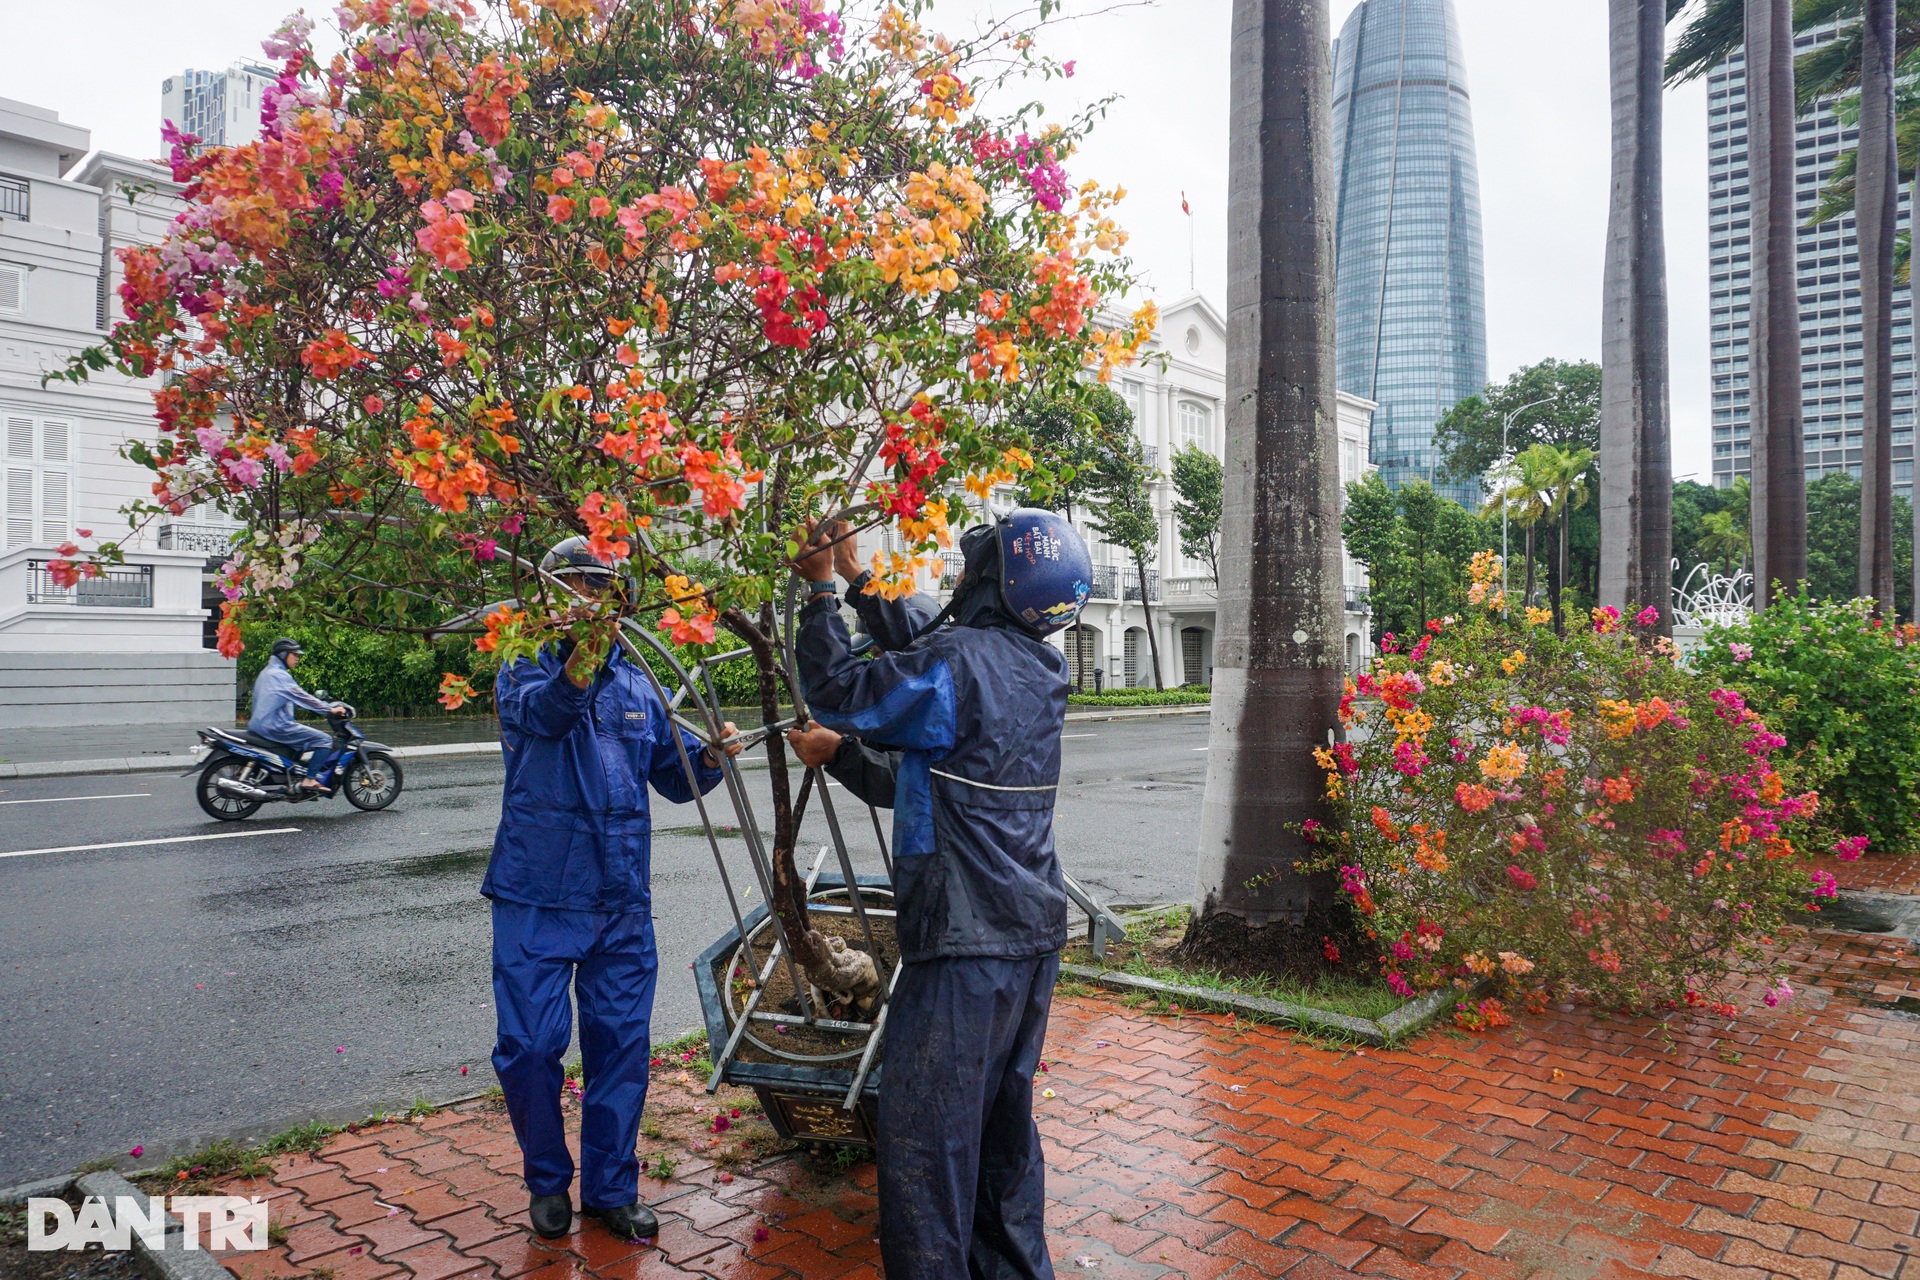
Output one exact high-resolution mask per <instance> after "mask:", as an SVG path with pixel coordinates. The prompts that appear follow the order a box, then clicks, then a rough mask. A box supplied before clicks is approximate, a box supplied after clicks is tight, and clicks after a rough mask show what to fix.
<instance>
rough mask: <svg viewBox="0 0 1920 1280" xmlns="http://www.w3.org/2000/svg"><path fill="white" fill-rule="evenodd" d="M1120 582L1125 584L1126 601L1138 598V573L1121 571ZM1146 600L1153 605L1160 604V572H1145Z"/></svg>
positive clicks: (1126, 570)
mask: <svg viewBox="0 0 1920 1280" xmlns="http://www.w3.org/2000/svg"><path fill="white" fill-rule="evenodd" d="M1120 580H1121V581H1122V582H1123V583H1125V584H1126V592H1127V599H1129V600H1138V599H1139V598H1140V572H1139V570H1137V569H1122V570H1121V571H1120ZM1147 599H1148V601H1150V602H1151V603H1153V604H1159V603H1160V571H1159V570H1158V569H1149V570H1147Z"/></svg>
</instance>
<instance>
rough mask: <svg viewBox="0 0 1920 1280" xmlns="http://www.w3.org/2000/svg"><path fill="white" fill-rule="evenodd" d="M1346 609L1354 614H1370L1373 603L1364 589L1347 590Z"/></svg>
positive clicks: (1352, 588) (1353, 588)
mask: <svg viewBox="0 0 1920 1280" xmlns="http://www.w3.org/2000/svg"><path fill="white" fill-rule="evenodd" d="M1347 608H1348V609H1350V610H1352V611H1353V612H1355V613H1371V612H1372V611H1373V601H1372V599H1371V593H1370V592H1369V591H1368V589H1367V588H1366V587H1348V588H1347Z"/></svg>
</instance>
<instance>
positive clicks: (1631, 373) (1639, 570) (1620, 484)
mask: <svg viewBox="0 0 1920 1280" xmlns="http://www.w3.org/2000/svg"><path fill="white" fill-rule="evenodd" d="M1887 2H1888V3H1891V0H1887ZM1609 9H1610V11H1611V15H1612V23H1611V30H1612V35H1611V55H1612V78H1613V189H1612V201H1611V204H1610V206H1609V209H1608V214H1607V259H1606V286H1605V289H1606V294H1605V298H1604V300H1603V303H1602V308H1603V312H1604V314H1603V315H1602V317H1601V373H1600V453H1601V456H1602V457H1604V458H1606V459H1607V465H1606V466H1605V467H1603V468H1602V469H1601V472H1600V583H1599V586H1600V591H1599V595H1600V603H1601V604H1610V605H1612V606H1613V607H1614V608H1616V609H1618V610H1620V612H1621V613H1622V614H1623V615H1626V616H1629V617H1631V616H1633V615H1635V614H1638V613H1639V612H1640V611H1641V610H1642V609H1644V608H1646V607H1647V606H1648V605H1653V606H1656V607H1657V608H1658V609H1659V613H1660V618H1659V621H1658V622H1657V623H1656V624H1655V625H1654V627H1653V630H1654V631H1656V632H1658V633H1659V634H1660V635H1672V634H1673V619H1672V616H1671V614H1672V604H1673V570H1672V560H1673V456H1672V455H1673V445H1672V438H1671V426H1670V414H1669V401H1668V373H1667V254H1666V230H1665V222H1664V214H1663V210H1662V197H1661V172H1660V153H1661V146H1660V117H1661V93H1662V89H1663V86H1662V82H1661V76H1662V72H1663V70H1664V67H1665V62H1666V0H1609ZM1749 136H1751V135H1749Z"/></svg>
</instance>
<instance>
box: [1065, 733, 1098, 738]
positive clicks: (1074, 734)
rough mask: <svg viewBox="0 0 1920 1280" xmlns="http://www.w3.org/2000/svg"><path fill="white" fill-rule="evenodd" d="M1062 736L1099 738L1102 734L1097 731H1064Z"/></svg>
mask: <svg viewBox="0 0 1920 1280" xmlns="http://www.w3.org/2000/svg"><path fill="white" fill-rule="evenodd" d="M1060 736H1061V737H1063V738H1097V737H1099V736H1100V735H1099V734H1097V733H1063V734H1061V735H1060Z"/></svg>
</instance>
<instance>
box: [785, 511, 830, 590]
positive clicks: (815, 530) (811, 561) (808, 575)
mask: <svg viewBox="0 0 1920 1280" xmlns="http://www.w3.org/2000/svg"><path fill="white" fill-rule="evenodd" d="M819 524H820V522H819V521H818V520H808V521H807V522H806V524H804V525H802V526H801V527H800V528H799V529H797V530H795V531H794V535H793V540H794V541H795V542H797V543H799V544H800V554H799V555H798V556H795V557H794V561H793V571H794V572H795V573H797V574H799V575H800V576H801V577H802V578H805V579H806V580H807V581H808V582H832V581H833V552H832V551H830V550H829V549H828V547H827V542H828V540H829V538H830V536H831V535H830V534H827V533H823V532H820V531H819Z"/></svg>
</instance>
